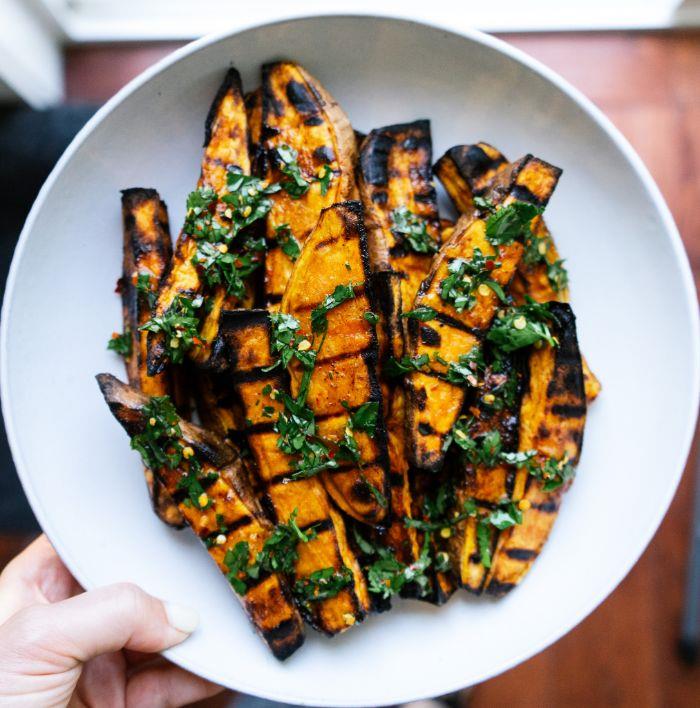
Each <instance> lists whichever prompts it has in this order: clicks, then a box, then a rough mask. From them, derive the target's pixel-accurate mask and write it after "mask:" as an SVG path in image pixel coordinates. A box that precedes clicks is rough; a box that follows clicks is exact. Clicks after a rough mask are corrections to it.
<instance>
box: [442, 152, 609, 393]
mask: <svg viewBox="0 0 700 708" xmlns="http://www.w3.org/2000/svg"><path fill="white" fill-rule="evenodd" d="M507 168H508V160H507V159H506V158H505V157H504V155H503V154H502V153H501V152H499V151H498V150H497V149H496V148H495V147H493V146H492V145H488V144H487V143H477V144H476V145H456V146H455V147H453V148H450V149H449V150H448V151H447V152H446V153H445V154H444V155H443V156H442V157H441V158H440V159H439V160H438V161H437V163H436V164H435V173H436V174H437V175H438V177H439V178H440V181H441V182H442V184H443V186H444V187H445V190H446V191H447V193H448V194H449V195H450V198H451V199H452V202H453V203H454V205H455V207H456V208H457V209H458V210H459V211H460V212H461V213H462V214H469V213H472V212H473V211H474V201H473V200H474V197H483V196H484V195H485V194H486V193H487V192H488V190H489V188H490V187H491V185H492V184H493V182H494V180H496V178H497V177H499V175H501V174H502V173H503V172H504V171H505V170H506V169H507ZM532 230H533V233H534V234H535V237H536V238H537V239H538V248H540V249H542V250H543V251H544V254H542V255H544V262H542V261H539V262H537V263H528V262H527V259H523V260H521V261H520V263H519V264H518V273H517V275H516V276H515V278H514V279H513V285H512V294H513V297H514V298H515V301H516V303H518V304H520V303H521V302H522V301H523V299H524V296H525V295H528V296H530V297H531V298H532V299H533V300H535V301H537V302H552V301H555V300H556V301H558V302H568V301H569V288H568V286H567V280H566V277H565V272H564V274H563V275H562V270H561V268H560V266H561V262H562V261H561V257H560V255H559V252H558V250H557V247H556V244H555V242H554V238H553V237H552V235H551V233H550V231H549V229H548V228H547V224H546V223H545V220H544V219H543V218H538V219H536V220H535V221H534V223H533V225H532ZM583 375H584V380H585V384H586V398H587V400H588V402H589V403H591V402H593V401H594V400H595V399H596V397H597V396H598V394H599V393H600V389H601V386H600V381H598V379H597V378H596V376H595V374H594V373H593V372H592V371H591V370H590V368H589V366H588V364H587V363H586V360H585V358H584V360H583Z"/></svg>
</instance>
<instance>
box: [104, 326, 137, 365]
mask: <svg viewBox="0 0 700 708" xmlns="http://www.w3.org/2000/svg"><path fill="white" fill-rule="evenodd" d="M107 349H109V350H110V351H112V352H116V353H117V354H119V355H120V356H123V357H124V358H127V357H130V356H131V332H130V331H129V330H128V329H127V330H126V332H124V334H118V333H117V332H114V333H113V334H112V337H111V338H110V340H109V341H108V342H107Z"/></svg>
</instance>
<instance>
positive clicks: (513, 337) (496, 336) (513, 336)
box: [487, 295, 558, 353]
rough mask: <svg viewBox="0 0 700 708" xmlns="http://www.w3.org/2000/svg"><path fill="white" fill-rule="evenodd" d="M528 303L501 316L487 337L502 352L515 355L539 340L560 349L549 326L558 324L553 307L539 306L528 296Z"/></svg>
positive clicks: (543, 304)
mask: <svg viewBox="0 0 700 708" xmlns="http://www.w3.org/2000/svg"><path fill="white" fill-rule="evenodd" d="M525 300H526V303H525V304H524V305H520V306H518V307H510V308H508V309H507V310H505V311H504V312H502V313H500V314H499V315H498V317H497V318H496V321H495V322H494V323H493V325H492V327H491V329H490V331H489V333H488V335H487V339H488V340H489V341H490V342H491V343H492V344H493V345H494V346H495V347H497V348H498V349H500V350H501V351H502V352H505V353H509V352H514V351H516V350H517V349H522V348H523V347H528V346H530V345H531V344H534V343H535V342H539V341H545V342H547V343H548V344H549V345H551V346H553V347H556V346H558V343H557V340H556V339H555V338H554V337H553V336H552V333H551V331H550V329H549V325H548V323H549V322H554V323H556V322H557V319H556V317H555V316H554V315H553V314H552V313H551V312H550V309H549V304H548V303H537V302H535V301H534V300H533V299H532V298H531V297H528V296H527V295H526V296H525Z"/></svg>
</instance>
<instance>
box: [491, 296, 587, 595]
mask: <svg viewBox="0 0 700 708" xmlns="http://www.w3.org/2000/svg"><path fill="white" fill-rule="evenodd" d="M550 310H551V312H552V314H553V315H554V316H555V317H556V318H557V323H556V324H555V325H553V332H554V335H555V336H556V337H557V339H558V341H559V346H558V347H556V348H553V347H551V346H549V345H546V346H543V347H541V348H540V349H533V350H532V351H531V353H530V356H529V361H528V376H527V387H526V389H525V391H524V393H523V401H522V407H521V411H520V432H519V435H520V441H519V447H520V449H521V450H529V449H534V450H537V451H538V452H539V453H540V454H542V455H543V456H546V457H553V458H555V459H558V460H559V459H562V457H564V456H566V457H567V459H568V461H569V462H570V463H571V464H572V465H573V466H576V465H577V464H578V462H579V459H580V456H581V449H582V446H583V430H584V426H585V422H586V395H585V389H584V380H583V366H582V362H581V354H580V351H579V348H578V341H577V337H576V319H575V317H574V314H573V312H572V310H571V308H570V307H569V305H567V304H564V303H552V304H551V305H550ZM565 491H566V486H562V487H559V488H558V489H556V490H554V491H549V492H546V491H544V490H543V488H542V483H541V482H539V481H538V480H537V479H535V478H533V477H531V476H530V475H528V473H527V471H526V470H525V469H521V470H518V472H517V474H516V477H515V484H514V489H513V495H512V498H513V499H514V500H515V501H520V500H525V501H526V503H527V504H528V508H527V509H526V510H524V511H523V521H522V524H519V525H516V526H513V527H511V528H509V529H507V530H505V531H503V532H501V533H500V534H499V537H498V541H497V544H496V550H495V552H494V556H493V561H492V565H491V569H490V571H489V574H488V577H487V579H486V585H485V590H486V592H487V593H488V594H491V595H503V594H505V593H506V592H508V591H509V590H511V589H512V588H513V587H515V586H516V585H517V584H518V583H520V582H521V581H522V579H523V578H524V576H525V575H526V574H527V572H528V571H529V569H530V567H531V566H532V564H533V563H534V561H535V559H536V558H537V556H538V555H539V553H540V551H541V550H542V547H543V545H544V543H545V542H546V540H547V538H548V537H549V533H550V531H551V529H552V526H553V525H554V521H555V520H556V516H557V512H558V510H559V505H560V503H561V498H562V496H563V494H564V492H565Z"/></svg>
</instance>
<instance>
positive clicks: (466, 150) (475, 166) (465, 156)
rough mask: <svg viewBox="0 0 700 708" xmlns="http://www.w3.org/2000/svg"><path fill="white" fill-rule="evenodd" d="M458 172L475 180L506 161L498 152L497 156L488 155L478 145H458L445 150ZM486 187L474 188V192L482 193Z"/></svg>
mask: <svg viewBox="0 0 700 708" xmlns="http://www.w3.org/2000/svg"><path fill="white" fill-rule="evenodd" d="M447 155H449V157H451V158H452V160H453V161H454V163H455V164H456V165H457V169H458V170H459V171H460V173H462V174H464V175H466V176H467V177H469V178H471V180H473V181H476V180H478V179H479V178H480V177H483V176H484V175H485V174H487V173H488V172H490V171H492V170H495V169H497V168H498V167H500V166H501V165H503V164H505V163H506V162H507V160H506V158H505V157H503V155H501V154H500V153H499V156H498V157H497V158H495V159H494V158H492V157H490V156H489V155H488V154H487V153H486V152H485V151H484V150H483V148H481V147H480V146H479V145H458V146H456V147H453V148H452V149H450V150H448V151H447ZM485 191H486V188H482V189H479V190H474V193H475V194H482V193H483V192H485Z"/></svg>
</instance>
